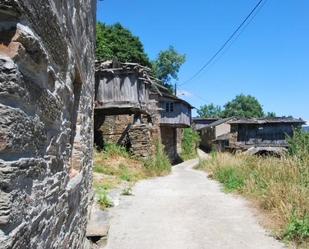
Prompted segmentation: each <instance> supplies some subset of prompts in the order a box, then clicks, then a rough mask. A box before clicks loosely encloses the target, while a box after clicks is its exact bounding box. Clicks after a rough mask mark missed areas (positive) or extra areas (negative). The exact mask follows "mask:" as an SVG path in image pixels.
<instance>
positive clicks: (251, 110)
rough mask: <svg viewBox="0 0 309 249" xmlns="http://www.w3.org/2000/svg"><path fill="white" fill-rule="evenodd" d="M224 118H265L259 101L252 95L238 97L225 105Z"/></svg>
mask: <svg viewBox="0 0 309 249" xmlns="http://www.w3.org/2000/svg"><path fill="white" fill-rule="evenodd" d="M223 116H224V117H242V118H261V117H263V116H264V112H263V108H262V106H261V104H260V103H259V101H258V100H257V99H256V98H255V97H253V96H251V95H243V94H240V95H237V96H236V97H235V99H233V100H232V101H230V102H228V103H226V104H225V105H224V111H223Z"/></svg>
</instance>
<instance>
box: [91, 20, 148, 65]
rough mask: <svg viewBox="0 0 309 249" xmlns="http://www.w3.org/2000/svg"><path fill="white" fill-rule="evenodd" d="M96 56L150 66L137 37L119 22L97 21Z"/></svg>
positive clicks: (100, 58) (102, 58) (101, 58)
mask: <svg viewBox="0 0 309 249" xmlns="http://www.w3.org/2000/svg"><path fill="white" fill-rule="evenodd" d="M96 56H97V59H99V60H118V61H120V62H134V63H139V64H141V65H144V66H148V67H151V63H150V61H149V58H148V56H147V54H146V53H145V51H144V47H143V44H142V43H141V41H140V40H139V38H138V37H137V36H134V35H133V34H132V33H131V32H130V31H129V30H128V29H126V28H124V27H122V26H121V24H119V23H116V24H114V25H106V24H104V23H100V22H99V23H97V37H96Z"/></svg>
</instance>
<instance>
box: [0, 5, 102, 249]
mask: <svg viewBox="0 0 309 249" xmlns="http://www.w3.org/2000/svg"><path fill="white" fill-rule="evenodd" d="M95 13H96V1H95V0H83V1H82V0H75V1H73V0H68V1H58V0H44V1H43V0H36V1H33V0H2V1H1V2H0V248H1V249H9V248H10V249H26V248H29V249H30V248H31V249H36V248H44V249H49V248H57V249H68V248H73V249H74V248H78V249H79V248H84V243H85V233H86V224H87V218H88V206H89V204H90V203H91V201H92V195H91V185H92V146H93V132H92V131H93V95H94V93H93V92H94V46H95Z"/></svg>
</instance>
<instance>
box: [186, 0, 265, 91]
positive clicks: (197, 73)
mask: <svg viewBox="0 0 309 249" xmlns="http://www.w3.org/2000/svg"><path fill="white" fill-rule="evenodd" d="M263 1H264V0H260V1H259V2H258V3H257V4H256V5H255V6H254V8H253V9H252V10H251V12H250V13H249V14H248V15H247V17H246V18H245V19H244V20H243V21H242V22H241V24H240V25H239V26H238V27H237V29H236V30H235V31H234V32H233V33H232V34H231V35H230V36H229V38H228V39H227V40H226V42H225V43H224V44H223V45H222V46H221V47H220V48H219V50H218V51H217V52H216V53H215V54H214V55H213V56H212V57H211V58H210V59H209V60H208V61H207V62H206V63H205V64H204V66H202V67H201V68H200V69H199V70H198V71H197V72H196V73H195V74H194V75H193V76H192V77H191V78H189V79H188V80H186V81H185V82H183V83H182V84H180V86H183V85H185V84H187V83H189V82H190V81H192V80H193V79H194V78H196V77H197V76H198V75H199V74H200V73H201V72H202V71H203V70H204V69H205V68H206V67H208V66H209V65H210V64H211V63H212V62H213V61H214V60H215V59H216V57H217V56H218V55H219V54H220V53H221V52H222V51H223V50H224V49H225V47H226V46H227V45H228V44H229V43H230V41H231V40H232V39H233V38H234V37H235V36H236V35H237V33H238V32H239V31H240V30H241V29H242V27H243V26H244V25H245V24H246V23H247V21H248V20H249V19H250V18H251V16H252V15H253V14H254V13H255V11H256V10H257V9H258V8H259V7H260V6H261V4H262V3H263ZM263 6H264V5H262V7H263ZM256 14H257V13H256ZM256 14H255V15H254V16H253V18H254V17H255V16H256ZM253 18H252V19H251V20H249V22H248V23H247V24H246V25H245V28H246V27H247V26H248V24H249V23H250V22H251V21H252V20H253ZM238 36H239V35H238Z"/></svg>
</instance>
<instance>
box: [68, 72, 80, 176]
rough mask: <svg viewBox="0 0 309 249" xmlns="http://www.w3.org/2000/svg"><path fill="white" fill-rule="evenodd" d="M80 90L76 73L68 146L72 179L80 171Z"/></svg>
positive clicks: (78, 77) (78, 76)
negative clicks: (70, 147) (69, 146)
mask: <svg viewBox="0 0 309 249" xmlns="http://www.w3.org/2000/svg"><path fill="white" fill-rule="evenodd" d="M81 90H82V81H81V78H80V75H79V74H78V73H76V77H75V81H74V83H73V94H74V102H73V107H72V112H71V113H72V116H71V138H70V144H71V146H72V153H71V158H70V164H69V165H70V168H69V174H70V177H71V178H73V177H74V176H76V175H77V174H78V173H79V172H80V171H81V169H82V167H81V166H82V158H83V156H82V155H83V152H82V144H81V125H82V115H81V113H80V97H81Z"/></svg>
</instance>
